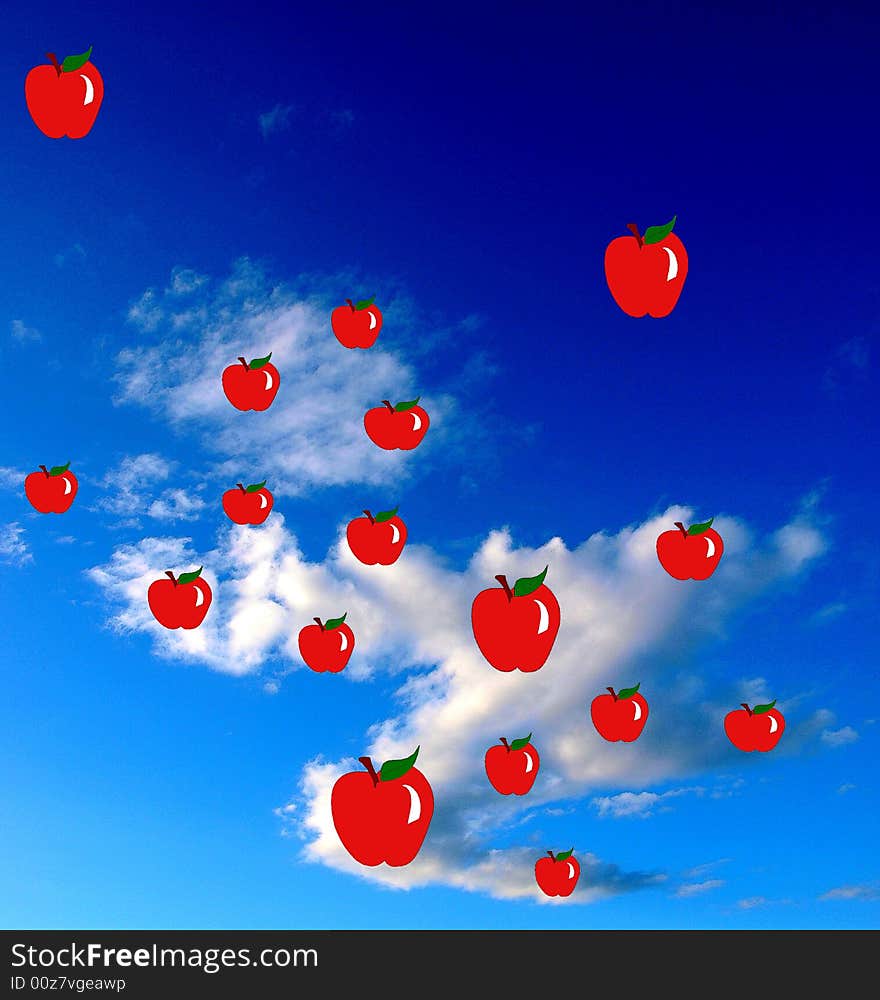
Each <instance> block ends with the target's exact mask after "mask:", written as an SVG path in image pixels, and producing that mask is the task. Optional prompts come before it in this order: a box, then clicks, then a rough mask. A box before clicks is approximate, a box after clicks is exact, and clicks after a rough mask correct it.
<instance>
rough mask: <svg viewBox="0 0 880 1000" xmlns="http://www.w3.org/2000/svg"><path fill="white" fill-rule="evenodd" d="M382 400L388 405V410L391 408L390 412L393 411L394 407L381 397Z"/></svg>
mask: <svg viewBox="0 0 880 1000" xmlns="http://www.w3.org/2000/svg"><path fill="white" fill-rule="evenodd" d="M382 402H383V403H384V404H385V405H386V406H387V407H388V409H389V410H391V412H392V413H394V407H393V406H392V405H391V403H389V402H388V400H387V399H383V400H382Z"/></svg>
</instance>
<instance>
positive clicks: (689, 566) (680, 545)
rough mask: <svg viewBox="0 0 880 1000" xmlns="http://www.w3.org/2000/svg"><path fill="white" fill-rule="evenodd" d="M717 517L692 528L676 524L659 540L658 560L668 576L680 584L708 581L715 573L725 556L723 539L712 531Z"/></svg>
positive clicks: (679, 523)
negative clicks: (685, 581)
mask: <svg viewBox="0 0 880 1000" xmlns="http://www.w3.org/2000/svg"><path fill="white" fill-rule="evenodd" d="M714 520H715V518H714V517H712V518H710V519H709V520H708V521H705V522H703V523H702V524H692V525H691V526H690V527H689V528H687V529H685V526H684V525H683V524H682V523H681V521H676V522H675V527H676V528H677V529H678V530H677V531H673V530H672V528H670V529H669V530H668V531H664V532H662V533H661V534H660V537H659V538H658V539H657V558H658V559H659V560H660V565H661V566H662V567H663V568H664V569H665V570H666V572H667V573H668V574H669V575H670V576H673V577H675V579H676V580H706V579H708V578H709V577H710V576H711V575H712V574H713V573H714V572H715V567H716V566H717V565H718V563H719V562H720V561H721V555H722V553H723V552H724V542H723V541H722V539H721V535H719V534H718V532H717V531H716V530H715V529H714V528H713V527H712V522H713V521H714Z"/></svg>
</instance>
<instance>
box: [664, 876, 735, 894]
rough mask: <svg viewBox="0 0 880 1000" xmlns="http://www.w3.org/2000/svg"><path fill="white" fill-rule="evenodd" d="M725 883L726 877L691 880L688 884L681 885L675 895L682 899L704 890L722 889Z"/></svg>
mask: <svg viewBox="0 0 880 1000" xmlns="http://www.w3.org/2000/svg"><path fill="white" fill-rule="evenodd" d="M724 884H725V882H724V879H720V878H710V879H707V880H706V881H705V882H691V883H689V884H687V885H682V886H679V887H678V890H677V891H676V893H675V895H676V896H678V897H679V898H680V899H688V898H689V897H690V896H699V895H701V894H702V893H704V892H711V891H712V890H713V889H720V888H721V886H723V885H724Z"/></svg>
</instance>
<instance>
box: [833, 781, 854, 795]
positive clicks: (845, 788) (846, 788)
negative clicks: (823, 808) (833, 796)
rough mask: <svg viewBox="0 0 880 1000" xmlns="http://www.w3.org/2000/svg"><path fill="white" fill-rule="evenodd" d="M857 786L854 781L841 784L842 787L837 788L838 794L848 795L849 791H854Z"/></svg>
mask: <svg viewBox="0 0 880 1000" xmlns="http://www.w3.org/2000/svg"><path fill="white" fill-rule="evenodd" d="M856 787H857V786H856V785H854V784H852V782H849V781H848V782H846V783H845V784H843V785H841V786H840V788H838V789H837V794H838V795H846V793H847V792H854V791H855V790H856Z"/></svg>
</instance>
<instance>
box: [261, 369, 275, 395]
mask: <svg viewBox="0 0 880 1000" xmlns="http://www.w3.org/2000/svg"><path fill="white" fill-rule="evenodd" d="M263 374H264V375H265V376H266V392H268V391H269V390H270V389H271V388H272V386H273V385H275V383H274V382H273V380H272V372H263Z"/></svg>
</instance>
